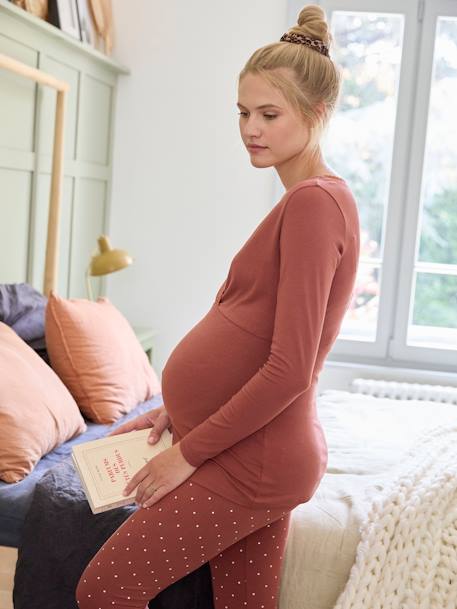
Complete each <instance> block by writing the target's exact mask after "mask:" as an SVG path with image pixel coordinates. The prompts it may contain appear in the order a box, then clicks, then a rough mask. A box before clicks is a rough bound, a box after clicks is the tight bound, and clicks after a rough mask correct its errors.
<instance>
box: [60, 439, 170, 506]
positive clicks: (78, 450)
mask: <svg viewBox="0 0 457 609" xmlns="http://www.w3.org/2000/svg"><path fill="white" fill-rule="evenodd" d="M150 432H151V428H149V429H139V430H134V431H128V432H126V433H122V434H117V435H115V436H105V437H104V438H99V439H98V440H89V441H88V442H81V444H76V445H75V446H73V448H72V454H71V457H72V460H73V463H74V465H75V468H76V471H77V472H78V474H79V477H80V479H81V485H82V487H83V489H84V491H85V493H86V497H87V500H88V502H89V505H90V508H91V510H92V512H93V513H94V514H99V513H100V512H105V511H107V510H111V509H113V508H115V507H120V506H123V505H128V504H130V503H134V501H135V496H136V491H137V489H136V488H135V489H134V490H133V491H132V493H131V494H130V495H127V496H124V495H123V494H122V491H123V490H124V488H125V487H126V486H127V483H128V482H129V481H130V480H131V479H132V478H133V476H134V475H135V474H136V472H138V471H139V470H140V469H141V468H142V467H143V466H144V465H146V463H147V462H148V461H149V460H150V459H152V457H155V456H156V455H158V454H159V453H160V452H162V451H163V450H165V449H166V448H170V446H171V445H172V434H171V433H170V431H169V429H168V428H167V429H165V430H164V431H163V433H162V436H161V437H160V439H159V440H157V442H156V443H155V444H149V443H148V441H147V439H148V436H149V433H150Z"/></svg>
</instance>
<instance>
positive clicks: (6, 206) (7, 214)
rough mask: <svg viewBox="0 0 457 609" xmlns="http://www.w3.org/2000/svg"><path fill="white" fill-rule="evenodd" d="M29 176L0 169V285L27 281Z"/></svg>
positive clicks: (24, 173) (16, 171)
mask: <svg viewBox="0 0 457 609" xmlns="http://www.w3.org/2000/svg"><path fill="white" fill-rule="evenodd" d="M31 183H32V174H31V173H30V172H28V171H19V170H15V169H14V170H13V169H4V168H3V167H0V185H1V197H0V283H22V282H25V281H27V257H28V249H29V217H30V213H29V208H30V190H31Z"/></svg>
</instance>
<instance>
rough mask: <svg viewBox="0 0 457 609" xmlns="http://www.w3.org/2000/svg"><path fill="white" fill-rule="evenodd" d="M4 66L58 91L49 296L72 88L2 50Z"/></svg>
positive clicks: (45, 288)
mask: <svg viewBox="0 0 457 609" xmlns="http://www.w3.org/2000/svg"><path fill="white" fill-rule="evenodd" d="M0 67H1V68H4V69H5V70H9V71H11V72H14V73H15V74H19V75H21V76H24V78H29V79H31V80H34V81H35V82H37V83H39V84H42V85H47V86H48V87H52V88H53V89H55V90H56V91H57V100H56V115H55V124H54V147H53V154H52V172H51V192H50V199H49V214H48V231H47V239H46V261H45V269H44V282H43V293H44V295H45V296H48V295H49V293H50V291H51V290H56V286H57V273H58V250H59V219H60V199H61V196H62V181H63V151H64V149H63V134H64V117H65V101H66V93H67V91H68V90H69V88H70V85H69V84H68V83H67V82H64V81H62V80H58V79H57V78H55V77H54V76H52V75H50V74H46V72H42V71H41V70H37V69H36V68H32V67H30V66H28V65H26V64H24V63H21V62H20V61H16V60H15V59H13V58H12V57H8V56H7V55H2V54H0Z"/></svg>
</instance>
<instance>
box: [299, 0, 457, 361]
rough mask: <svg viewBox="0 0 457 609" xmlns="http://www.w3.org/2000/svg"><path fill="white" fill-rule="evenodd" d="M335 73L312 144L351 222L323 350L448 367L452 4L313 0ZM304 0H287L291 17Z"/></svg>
mask: <svg viewBox="0 0 457 609" xmlns="http://www.w3.org/2000/svg"><path fill="white" fill-rule="evenodd" d="M318 4H320V5H321V6H322V8H323V9H324V10H325V12H326V15H327V19H328V20H329V22H330V25H331V30H332V34H333V36H334V43H333V53H331V55H332V58H333V59H334V60H335V61H336V63H337V64H338V65H339V66H340V68H341V69H342V72H343V83H342V91H341V98H340V103H339V105H338V108H337V111H336V112H335V114H334V116H333V118H332V121H331V123H330V125H329V128H328V130H327V133H326V134H325V136H324V139H323V142H322V150H323V153H324V156H325V159H326V161H327V163H328V164H329V165H330V166H331V167H332V168H333V169H334V170H335V171H336V172H337V173H339V174H340V175H342V176H343V177H344V178H345V179H346V180H347V181H348V183H349V185H350V187H351V189H352V191H353V193H354V195H355V198H356V200H357V204H358V208H359V214H360V221H361V255H360V261H359V273H358V277H357V282H356V287H355V290H354V294H353V299H352V302H351V306H350V308H349V310H348V311H347V313H346V316H345V318H344V320H343V324H342V326H341V330H340V334H339V336H338V339H337V341H336V343H335V345H334V347H333V349H332V353H331V354H330V355H329V359H338V360H343V361H344V360H345V361H354V362H357V361H359V362H362V361H363V362H366V363H373V364H388V365H402V366H404V365H408V366H410V367H412V366H416V367H418V368H424V367H425V368H429V369H439V370H445V371H450V372H452V371H456V369H457V144H456V142H457V120H456V119H455V116H454V115H455V108H457V1H455V0H396V1H392V0H387V1H385V0H384V1H383V2H380V1H379V0H346V1H345V0H322V1H321V2H318ZM303 6H304V4H303V3H302V2H297V1H296V0H293V1H290V2H289V11H288V12H289V14H288V21H289V23H291V24H292V23H295V21H296V18H297V16H298V13H299V12H300V10H301V9H302V8H303Z"/></svg>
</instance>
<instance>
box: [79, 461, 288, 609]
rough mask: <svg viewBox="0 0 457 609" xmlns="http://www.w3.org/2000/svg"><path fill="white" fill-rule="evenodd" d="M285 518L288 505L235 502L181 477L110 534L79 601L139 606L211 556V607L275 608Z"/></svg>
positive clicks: (93, 608)
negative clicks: (173, 487) (172, 487)
mask: <svg viewBox="0 0 457 609" xmlns="http://www.w3.org/2000/svg"><path fill="white" fill-rule="evenodd" d="M197 471H198V470H197ZM289 518H290V511H289V510H286V509H280V508H276V509H270V508H267V509H262V508H261V507H258V506H255V507H253V508H248V507H245V506H239V505H234V504H233V503H231V502H229V501H228V500H227V499H225V498H223V497H221V496H219V495H215V494H214V493H208V491H207V489H205V488H204V487H201V486H199V485H198V484H197V483H196V482H193V483H192V482H189V481H186V482H184V483H183V484H181V485H180V486H179V487H177V488H176V489H175V490H174V493H169V494H168V495H166V496H165V497H162V498H161V499H160V500H159V501H157V503H156V504H154V505H152V506H150V507H148V508H138V509H137V510H136V511H135V512H134V513H133V515H132V516H130V517H129V518H127V520H126V521H125V522H124V523H123V524H122V525H121V526H120V527H119V528H118V530H117V531H116V532H115V533H113V535H111V537H110V538H109V539H108V540H107V541H106V542H105V544H104V545H103V546H102V547H101V548H100V550H99V551H98V552H97V554H96V555H95V556H94V557H93V558H92V560H91V561H90V562H89V564H88V565H87V567H86V569H85V570H84V572H83V574H82V576H81V579H80V581H79V583H78V587H77V591H76V599H77V602H78V606H79V608H80V609H98V608H99V607H107V606H108V605H110V606H111V605H112V606H115V607H116V609H127V608H128V609H132V608H135V607H137V608H138V609H144V608H145V600H147V601H149V600H151V599H153V598H155V597H156V596H157V595H158V594H159V593H160V591H161V590H164V589H165V588H167V587H168V586H169V585H171V584H172V583H173V582H174V581H176V580H179V579H181V578H182V577H185V576H186V575H187V574H189V573H191V572H192V571H194V570H196V569H198V568H199V567H200V566H201V565H202V564H203V563H206V562H209V565H210V570H211V583H212V589H213V603H214V607H215V609H239V608H240V607H241V606H244V607H246V606H248V607H249V609H276V608H277V603H278V597H279V588H280V572H281V565H282V561H283V557H284V554H285V547H286V541H287V532H288V523H289ZM216 531H217V533H216ZM105 549H108V550H109V552H108V553H107V554H105V553H104V550H105ZM165 557H167V558H165ZM146 559H147V560H146Z"/></svg>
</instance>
